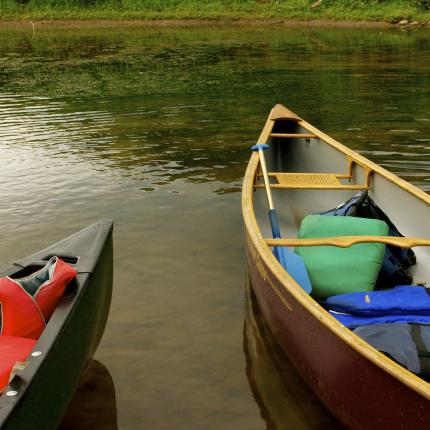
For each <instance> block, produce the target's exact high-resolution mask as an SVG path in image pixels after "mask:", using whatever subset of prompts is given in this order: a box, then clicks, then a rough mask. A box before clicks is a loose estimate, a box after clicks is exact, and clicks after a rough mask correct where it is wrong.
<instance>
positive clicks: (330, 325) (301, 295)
mask: <svg viewBox="0 0 430 430" xmlns="http://www.w3.org/2000/svg"><path fill="white" fill-rule="evenodd" d="M275 110H276V118H275V115H273V113H274V111H275ZM286 111H287V112H291V111H288V110H287V109H286ZM293 115H294V116H295V118H294V120H295V121H296V122H297V123H298V124H299V125H300V126H302V127H303V128H305V129H306V130H308V131H309V132H311V133H314V134H315V135H317V136H318V137H319V138H320V139H321V140H322V141H324V142H326V143H327V144H329V145H330V146H332V147H334V148H336V149H338V150H339V151H341V152H343V153H344V154H345V155H347V156H349V157H351V158H352V159H354V160H356V161H357V162H359V163H360V164H362V165H363V166H366V167H368V168H370V169H372V170H373V171H374V172H376V173H378V174H379V175H381V176H383V177H384V178H385V179H387V180H389V181H390V182H392V183H394V184H396V185H398V186H399V187H401V188H402V189H404V190H405V191H407V192H409V193H411V194H413V195H414V196H416V197H417V198H419V199H420V200H422V201H424V202H425V203H427V204H430V196H429V195H427V194H426V193H424V192H423V191H421V190H419V189H418V188H416V187H414V186H413V185H411V184H409V183H408V182H406V181H405V180H403V179H401V178H399V177H397V176H396V175H394V174H393V173H391V172H389V171H387V170H385V169H384V168H383V167H381V166H379V165H377V164H375V163H373V162H371V161H369V160H367V159H366V158H365V157H363V156H361V155H359V154H357V153H355V152H354V151H352V150H351V149H349V148H347V147H346V146H344V145H342V144H341V143H339V142H337V141H336V140H334V139H333V138H331V137H329V136H327V135H326V134H324V133H323V132H321V131H320V130H318V129H317V128H315V127H313V126H312V125H310V124H309V123H307V122H306V121H304V120H302V119H299V120H298V121H297V120H296V118H298V117H297V115H295V114H293ZM277 119H278V120H279V119H281V120H283V119H288V118H285V117H281V116H280V115H279V105H276V106H275V108H273V109H272V111H271V113H270V114H269V117H268V119H267V121H266V123H265V125H264V128H263V130H262V132H261V134H260V136H259V138H258V141H257V143H267V141H268V139H269V138H270V134H271V131H272V128H273V125H274V123H275V121H276V120H277ZM258 167H259V156H258V153H256V152H254V153H253V154H252V155H251V158H250V161H249V163H248V166H247V169H246V172H245V177H244V180H243V189H242V213H243V219H244V225H245V231H246V233H247V235H248V237H249V238H250V240H251V241H252V243H253V245H254V247H255V249H256V250H257V252H258V254H259V256H260V257H261V259H262V260H263V262H264V263H265V264H266V265H267V268H268V269H269V270H270V272H271V274H272V275H273V276H275V277H276V279H277V280H278V281H279V283H280V284H281V285H282V286H283V288H285V289H286V290H287V291H288V292H289V294H290V295H291V296H292V297H293V298H294V299H295V300H297V302H298V303H299V304H300V305H302V306H303V307H304V308H305V309H306V310H307V311H308V312H309V313H310V314H311V315H312V316H313V317H315V318H316V319H317V320H319V321H320V323H321V324H323V325H324V326H325V327H326V328H327V329H329V330H330V331H331V332H333V334H334V335H335V336H337V337H339V338H340V339H341V340H342V341H343V342H345V343H346V344H347V345H348V346H350V347H351V348H353V349H354V350H356V351H357V352H358V353H359V354H361V355H362V356H364V357H365V358H366V359H368V360H370V361H371V362H372V363H374V364H375V365H376V366H378V367H380V368H381V369H383V370H384V371H385V372H387V373H388V374H390V375H391V376H392V377H393V378H394V379H397V380H398V381H399V382H401V383H403V384H405V385H406V386H408V387H409V388H411V389H412V390H414V391H415V392H417V393H418V394H419V395H421V396H422V397H423V398H425V399H427V400H430V384H428V383H427V382H425V381H424V380H422V379H421V378H419V377H418V376H416V375H414V374H413V373H411V372H409V371H408V370H406V369H405V368H404V367H402V366H400V365H399V364H397V363H395V362H394V361H392V360H391V359H389V358H388V357H386V356H385V355H384V354H382V353H381V352H379V351H378V350H376V349H375V348H373V347H372V346H371V345H369V344H368V343H367V342H365V341H364V340H362V339H361V338H360V337H359V336H357V335H356V334H354V333H353V332H352V331H351V330H349V329H348V328H346V327H345V326H343V325H342V324H341V323H340V322H339V321H337V320H336V319H335V318H334V317H332V316H331V315H330V314H329V313H328V312H326V311H325V310H324V309H323V308H322V307H321V306H320V305H319V303H318V302H316V301H315V300H314V299H313V298H312V297H311V296H310V295H308V294H307V293H306V292H305V291H304V290H303V289H302V288H301V287H300V286H299V285H298V284H297V283H296V282H295V281H294V279H293V278H292V277H291V276H290V275H289V274H288V273H287V272H286V271H285V270H284V268H283V267H282V266H281V265H280V263H279V262H278V261H277V259H276V258H275V257H274V255H273V253H272V251H271V249H270V248H269V246H268V245H267V244H266V242H265V239H264V238H263V236H262V233H261V231H260V228H259V226H258V223H257V220H256V217H255V214H254V210H253V192H254V188H255V180H256V176H257V172H258ZM270 287H271V288H272V289H274V291H275V293H276V294H277V295H278V296H279V291H277V290H276V289H275V288H274V286H273V285H272V283H270ZM281 302H282V303H283V305H284V306H286V304H285V303H284V300H281ZM286 307H287V306H286ZM287 309H288V310H291V309H289V308H288V307H287Z"/></svg>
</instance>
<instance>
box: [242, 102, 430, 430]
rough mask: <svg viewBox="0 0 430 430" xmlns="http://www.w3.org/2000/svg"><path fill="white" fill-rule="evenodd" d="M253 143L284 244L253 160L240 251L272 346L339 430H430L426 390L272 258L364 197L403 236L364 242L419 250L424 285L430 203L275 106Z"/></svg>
mask: <svg viewBox="0 0 430 430" xmlns="http://www.w3.org/2000/svg"><path fill="white" fill-rule="evenodd" d="M258 143H267V144H269V149H268V150H267V151H266V154H267V155H266V157H267V158H266V159H267V168H268V170H269V177H270V183H271V184H270V187H271V189H272V191H273V193H274V200H275V207H276V209H277V211H278V216H279V219H280V223H281V231H282V233H283V238H285V239H277V240H273V239H272V236H271V230H270V223H269V217H268V215H267V200H266V194H265V191H264V185H263V179H262V174H261V168H260V161H259V155H258V153H256V152H254V153H253V155H252V156H251V159H250V161H249V164H248V167H247V171H246V174H245V178H244V182H243V190H242V212H243V219H244V225H245V249H246V256H247V263H248V270H249V277H250V280H251V284H252V287H253V290H254V293H255V295H256V297H257V300H258V303H259V305H260V308H261V310H262V312H263V314H264V317H265V319H266V321H267V323H268V325H269V327H270V329H271V331H272V332H273V334H274V336H275V338H276V339H277V341H278V342H279V344H280V345H281V346H282V348H283V349H284V351H285V352H286V354H287V355H288V357H289V358H290V359H291V361H292V363H293V364H294V366H295V367H296V368H297V370H298V371H299V373H300V374H301V376H302V377H303V378H304V379H305V380H306V382H307V383H308V384H309V386H310V387H311V388H312V389H313V391H314V392H315V393H316V394H317V395H318V397H319V398H320V399H321V400H322V401H323V403H324V404H325V405H326V406H327V407H328V408H329V409H330V410H331V412H332V413H333V414H334V415H335V416H336V417H337V418H338V419H339V420H340V421H341V422H342V423H343V424H344V425H345V426H346V427H347V428H351V429H385V428H386V429H414V430H415V429H428V428H430V385H429V384H428V383H427V382H426V381H424V380H423V379H421V378H419V377H418V376H416V375H414V374H413V373H411V372H409V371H408V370H406V369H405V368H404V367H402V366H400V365H399V364H397V363H395V362H394V361H393V360H391V359H389V358H388V357H387V356H386V355H384V354H382V353H381V352H379V351H377V350H376V349H374V348H373V347H372V346H370V345H369V344H368V343H366V342H365V341H364V340H362V339H361V338H359V337H358V336H357V335H355V334H354V333H353V332H352V331H351V330H349V329H348V328H346V327H344V326H343V325H342V324H340V323H339V322H338V321H337V320H336V319H335V318H333V317H332V316H331V315H330V314H329V313H328V312H326V311H325V310H324V309H323V308H322V307H321V306H320V305H319V304H318V303H317V302H316V301H315V300H314V299H313V298H312V297H311V296H310V295H308V294H307V293H306V292H305V291H304V290H303V289H302V288H301V287H300V286H299V285H298V284H297V283H296V282H295V281H294V280H293V279H292V277H291V276H290V275H289V274H288V273H287V272H286V271H285V270H284V269H283V267H282V266H281V265H280V264H279V263H278V261H277V260H276V258H275V257H274V255H273V253H272V249H271V246H274V245H275V244H278V245H284V246H286V245H289V246H297V245H299V243H298V241H297V240H293V239H292V238H296V237H297V232H298V226H299V224H300V221H301V220H302V219H303V217H304V216H306V215H307V214H311V213H315V212H318V211H323V210H329V209H331V208H333V207H336V206H337V205H338V204H339V202H342V201H346V200H348V199H349V198H350V197H351V196H353V195H354V194H355V193H357V190H361V189H367V190H369V195H370V196H371V197H372V198H373V199H374V200H375V201H376V202H377V204H378V205H379V206H380V207H381V208H382V209H383V210H384V212H385V213H387V215H388V216H389V217H390V218H391V219H392V221H393V222H394V223H395V224H396V226H397V227H398V228H399V230H400V231H401V232H402V233H403V234H405V236H406V238H395V239H393V238H389V239H387V237H376V238H372V240H373V241H380V242H383V243H388V241H390V243H394V244H395V245H396V246H403V247H405V246H417V245H423V246H419V247H418V248H414V251H415V253H416V255H417V261H418V263H417V265H416V267H415V268H414V273H413V274H414V279H419V280H425V279H429V280H430V276H429V275H430V264H429V263H430V248H429V247H428V245H430V241H429V240H427V239H416V238H420V237H426V238H428V237H430V223H429V222H428V221H429V218H428V214H429V205H430V197H429V196H428V195H427V194H426V193H424V192H423V191H421V190H419V189H417V188H416V187H414V186H412V185H411V184H409V183H407V182H406V181H404V180H402V179H400V178H399V177H397V176H396V175H394V174H392V173H390V172H388V171H387V170H385V169H383V168H382V167H380V166H378V165H376V164H375V163H372V162H371V161H369V160H367V159H366V158H364V157H362V156H361V155H359V154H357V153H355V152H354V151H352V150H350V149H348V148H347V147H345V146H343V145H341V144H340V143H338V142H337V141H335V140H334V139H332V138H330V137H329V136H327V135H326V134H324V133H322V132H321V131H319V130H318V129H316V128H315V127H313V126H312V125H310V124H309V123H307V122H306V121H304V120H303V119H301V118H300V117H298V116H297V115H296V114H294V113H292V112H291V111H289V110H288V109H286V108H285V107H283V106H281V105H277V106H275V107H274V108H273V109H272V111H271V113H270V115H269V118H268V120H267V122H266V125H265V126H264V129H263V131H262V133H261V135H260V138H259V140H258ZM334 172H336V173H334ZM288 238H290V239H288ZM412 238H413V239H412ZM354 240H356V241H357V242H358V241H369V240H370V239H369V237H359V236H357V237H355V239H354ZM342 241H349V239H347V238H345V239H336V240H335V241H334V242H337V243H333V241H332V242H331V243H330V244H332V245H336V246H346V245H350V243H349V244H347V243H342ZM321 243H322V242H321ZM321 243H319V245H321ZM308 244H309V243H308ZM314 244H315V243H314ZM302 245H303V243H302V244H301V246H302Z"/></svg>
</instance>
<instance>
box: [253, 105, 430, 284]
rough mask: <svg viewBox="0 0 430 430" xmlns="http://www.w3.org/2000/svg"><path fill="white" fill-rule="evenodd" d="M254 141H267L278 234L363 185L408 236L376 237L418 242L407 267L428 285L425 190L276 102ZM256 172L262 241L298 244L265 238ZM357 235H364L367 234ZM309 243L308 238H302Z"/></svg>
mask: <svg viewBox="0 0 430 430" xmlns="http://www.w3.org/2000/svg"><path fill="white" fill-rule="evenodd" d="M258 143H268V144H269V149H268V150H267V151H265V154H266V163H267V168H268V172H269V177H270V183H271V189H272V193H273V200H274V205H275V208H276V210H277V212H278V216H279V221H280V227H281V233H282V237H283V238H290V239H293V238H296V237H297V232H298V229H299V227H300V222H301V220H302V219H303V218H304V217H305V216H306V215H309V214H313V213H317V212H321V211H326V210H329V209H333V208H335V207H336V206H338V205H339V204H340V203H342V202H344V201H346V200H348V199H349V198H351V197H352V196H353V195H354V194H356V193H357V192H358V191H359V190H362V189H367V190H368V192H369V195H370V196H371V197H372V199H373V200H374V201H375V202H376V203H377V205H378V206H379V207H380V208H381V209H382V210H383V211H384V212H385V213H386V214H387V215H388V217H389V218H390V219H391V221H392V222H393V223H394V224H395V225H396V227H397V228H398V229H399V231H400V232H401V233H402V234H403V235H404V236H406V238H411V239H410V240H409V239H403V238H395V239H384V238H379V241H381V242H388V241H389V242H390V243H391V244H393V242H394V244H397V245H400V246H403V247H410V246H417V245H418V246H417V247H415V248H414V252H415V254H416V256H417V264H416V265H415V266H413V267H412V268H411V270H410V271H411V273H412V275H413V277H414V283H424V282H428V284H429V285H430V264H429V263H430V240H429V239H430V223H429V220H430V217H429V215H430V209H429V204H430V196H428V195H427V194H426V193H424V192H423V191H421V190H419V189H418V188H416V187H414V186H412V185H411V184H409V183H407V182H406V181H404V180H402V179H400V178H399V177H397V176H396V175H394V174H392V173H390V172H388V171H386V170H385V169H383V168H382V167H380V166H379V165H376V164H374V163H372V162H371V161H369V160H367V159H366V158H364V157H362V156H360V155H359V154H357V153H355V152H354V151H352V150H350V149H348V148H347V147H345V146H343V145H342V144H340V143H339V142H337V141H335V140H334V139H332V138H330V137H329V136H327V135H325V134H324V133H322V132H321V131H319V130H318V129H316V128H315V127H313V126H312V125H310V124H309V123H307V122H306V121H304V120H302V119H300V118H299V117H298V116H297V115H295V114H294V113H292V112H291V111H289V110H288V109H286V108H285V107H283V106H281V105H277V106H275V108H274V109H272V112H271V114H270V116H269V118H268V120H267V122H266V125H265V127H264V129H263V131H262V133H261V135H260V138H259V140H258ZM256 156H257V155H256ZM255 173H256V174H255V177H254V185H255V192H254V195H253V202H254V214H255V217H256V221H257V224H258V226H259V227H260V229H261V233H262V235H263V237H264V238H265V239H269V240H268V241H267V242H266V243H267V244H269V245H271V246H273V245H275V243H276V244H280V245H290V246H296V245H299V243H298V241H288V240H284V241H283V242H279V241H278V242H277V241H275V240H270V239H271V237H272V235H271V228H270V222H269V217H268V206H267V198H266V193H265V190H264V185H263V183H264V182H263V178H262V175H261V171H260V170H259V169H257V170H256V172H255ZM358 240H361V241H365V240H366V238H365V237H364V238H361V239H358ZM369 240H370V239H369ZM374 240H375V239H372V241H374ZM376 240H378V239H376ZM348 241H349V242H350V243H348ZM342 242H344V243H342ZM352 243H353V242H351V240H348V239H336V240H334V241H332V242H331V243H330V242H329V240H327V239H326V240H320V241H319V243H318V241H317V243H315V242H314V243H313V244H315V245H323V244H332V245H336V244H340V245H343V246H346V245H348V244H352ZM310 244H311V242H309V241H308V243H303V245H310Z"/></svg>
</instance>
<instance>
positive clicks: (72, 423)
mask: <svg viewBox="0 0 430 430" xmlns="http://www.w3.org/2000/svg"><path fill="white" fill-rule="evenodd" d="M75 429H79V430H118V425H117V412H116V398H115V386H114V382H113V380H112V376H111V375H110V374H109V371H108V370H107V369H106V367H105V366H104V365H103V364H102V363H100V362H99V361H97V360H93V361H92V362H91V363H90V364H89V366H88V368H87V369H86V371H85V372H84V374H83V375H82V377H81V380H80V381H79V386H78V388H77V389H76V391H75V394H74V396H73V398H72V400H71V402H70V405H69V408H68V410H67V412H66V414H65V415H64V418H63V421H62V423H61V424H60V425H59V427H58V430H75Z"/></svg>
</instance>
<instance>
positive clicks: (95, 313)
mask: <svg viewBox="0 0 430 430" xmlns="http://www.w3.org/2000/svg"><path fill="white" fill-rule="evenodd" d="M95 227H96V228H98V231H97V232H96V233H97V234H98V236H102V237H99V239H98V241H99V243H98V244H96V246H95V247H96V248H97V249H96V250H92V251H95V254H97V255H96V256H95V257H94V259H93V260H94V261H93V262H88V261H85V258H82V267H81V269H79V263H78V265H77V269H78V275H77V278H76V282H75V284H74V285H72V286H71V288H70V286H69V288H68V290H69V291H68V293H66V295H65V296H64V297H63V298H62V300H61V302H60V303H59V305H58V307H57V309H56V311H55V313H54V315H53V316H52V318H51V320H50V321H49V323H48V325H47V327H46V329H45V331H44V333H43V334H42V336H41V338H40V339H39V341H38V343H37V344H36V347H35V349H34V350H40V351H43V353H42V355H41V356H40V357H30V359H29V361H30V364H29V366H28V369H27V368H26V369H25V370H24V372H23V373H22V375H21V374H20V375H18V376H16V377H15V378H14V379H13V380H12V382H11V384H10V385H9V387H8V388H7V390H10V389H13V390H17V391H18V392H19V396H18V398H16V399H15V398H10V399H9V398H5V396H2V398H1V399H0V419H1V420H0V428H1V429H2V430H3V429H13V430H20V429H28V428H37V429H41V430H42V429H55V428H56V427H57V426H58V424H59V422H60V421H61V418H62V416H63V415H64V413H65V411H66V409H67V406H68V404H69V402H70V399H71V397H72V395H73V393H74V391H75V389H76V387H77V384H78V382H79V378H80V376H81V374H82V372H83V371H84V370H85V367H86V366H87V365H88V363H89V362H90V360H91V358H92V357H93V355H94V353H95V351H96V349H97V346H98V344H99V342H100V340H101V337H102V335H103V332H104V329H105V326H106V322H107V318H108V314H109V308H110V303H111V296H112V276H113V272H112V267H113V246H112V224H111V223H110V222H105V223H104V225H98V226H96V225H95ZM87 230H88V229H87ZM87 246H89V245H87V244H84V246H83V248H82V249H86V248H87ZM62 248H64V245H63V246H62V247H61V246H60V249H62ZM72 248H73V246H72ZM47 251H52V250H51V249H49V248H48V249H47V250H45V253H46V252H47ZM54 252H55V251H54ZM69 254H70V252H69ZM39 258H40V257H39ZM30 259H31V258H30ZM87 271H88V272H87ZM38 359H40V363H37V360H38ZM27 370H28V371H27Z"/></svg>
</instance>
